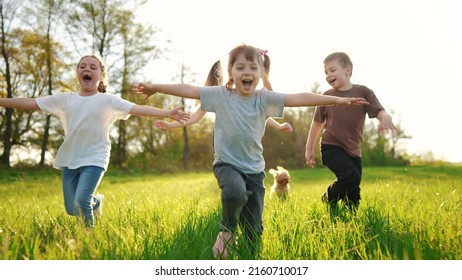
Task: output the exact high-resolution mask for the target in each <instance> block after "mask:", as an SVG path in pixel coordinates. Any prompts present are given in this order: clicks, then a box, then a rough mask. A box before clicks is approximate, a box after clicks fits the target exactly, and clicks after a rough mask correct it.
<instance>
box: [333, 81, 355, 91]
mask: <svg viewBox="0 0 462 280" xmlns="http://www.w3.org/2000/svg"><path fill="white" fill-rule="evenodd" d="M352 88H353V84H352V83H351V82H347V83H345V84H343V85H342V86H340V87H338V88H336V90H338V91H347V90H350V89H352Z"/></svg>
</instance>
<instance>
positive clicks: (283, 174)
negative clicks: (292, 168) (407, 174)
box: [269, 166, 290, 200]
mask: <svg viewBox="0 0 462 280" xmlns="http://www.w3.org/2000/svg"><path fill="white" fill-rule="evenodd" d="M269 173H270V174H271V175H273V177H274V183H273V186H272V187H271V193H270V198H271V197H272V196H273V195H274V194H276V196H277V197H278V198H280V199H282V200H285V199H287V198H288V197H289V190H290V174H289V171H287V170H285V169H284V168H283V167H281V166H278V167H277V170H275V169H270V170H269Z"/></svg>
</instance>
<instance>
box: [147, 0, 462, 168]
mask: <svg viewBox="0 0 462 280" xmlns="http://www.w3.org/2000/svg"><path fill="white" fill-rule="evenodd" d="M461 14H462V1H460V0H418V1H403V0H386V1H370V0H349V1H345V0H329V1H324V0H317V1H315V0H304V1H301V0H300V1H298V0H297V1H295V0H285V1H268V0H230V1H216V0H195V1H189V0H149V1H148V3H147V4H146V5H144V6H143V8H142V11H141V12H139V13H138V15H139V20H142V21H144V20H145V21H148V22H150V23H152V24H153V25H154V26H156V27H158V28H160V29H161V32H160V33H159V34H158V35H161V36H162V37H163V38H164V39H169V40H171V41H172V43H171V44H170V46H169V47H170V48H171V49H172V50H174V51H172V52H171V53H169V54H168V56H169V61H168V62H166V63H165V62H161V61H156V62H155V63H153V64H152V65H150V66H149V68H148V69H147V70H146V71H147V72H146V77H147V78H148V79H149V81H151V82H162V83H170V82H172V79H173V78H174V77H177V76H178V73H179V69H180V65H181V63H182V62H183V63H184V64H185V65H186V66H188V67H190V70H191V72H194V73H196V75H197V80H198V81H197V83H198V84H202V83H203V82H204V81H205V78H206V75H207V73H208V70H209V69H210V67H211V66H212V64H213V63H214V62H215V61H216V60H218V59H222V61H223V62H224V67H226V62H227V60H226V59H227V54H228V52H229V51H230V50H231V49H232V48H234V47H235V46H236V45H238V44H241V43H246V44H250V45H253V46H256V47H259V48H262V49H267V50H268V55H269V56H270V58H271V73H270V81H271V83H272V85H273V88H274V89H275V90H277V91H280V92H285V93H296V92H306V91H310V89H311V86H312V85H313V84H314V83H315V82H318V83H320V84H321V90H322V91H325V90H327V89H329V86H328V84H327V82H326V81H325V77H324V68H323V63H322V62H323V60H324V58H325V57H326V56H327V55H328V54H330V53H332V52H335V51H343V52H346V53H348V54H349V55H350V58H351V59H352V61H353V65H354V70H353V76H352V82H353V83H355V84H363V85H366V86H368V87H369V88H371V89H372V90H373V91H374V92H375V93H376V95H377V96H378V98H379V100H380V101H381V103H382V104H383V105H384V106H385V108H386V109H387V111H388V112H391V113H392V116H393V117H394V121H395V124H397V123H400V124H401V126H402V128H403V129H404V131H405V132H406V133H407V134H408V135H411V136H412V139H411V140H408V141H407V143H406V144H405V148H406V150H407V151H408V152H409V153H417V154H421V153H424V152H427V151H432V152H433V154H434V155H435V157H436V158H438V159H444V160H447V161H452V162H462V148H461V146H460V142H461V138H462V137H461V136H460V130H461V124H460V122H461V120H462V117H461V114H460V112H459V110H462V108H461V103H462V102H461V101H462V89H461V87H460V84H459V83H460V82H461V81H462V79H461V74H462V71H461V66H462V17H461ZM176 81H178V80H176ZM309 123H311V120H310V121H309Z"/></svg>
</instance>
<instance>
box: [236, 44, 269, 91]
mask: <svg viewBox="0 0 462 280" xmlns="http://www.w3.org/2000/svg"><path fill="white" fill-rule="evenodd" d="M230 75H231V77H232V80H233V81H234V85H235V87H236V92H237V93H238V94H239V95H242V96H250V95H252V94H253V92H254V91H255V88H256V87H257V85H258V83H259V82H260V78H261V76H262V69H261V66H260V64H258V61H257V58H255V59H253V60H248V59H246V57H245V54H244V53H240V54H238V55H237V57H236V61H235V62H234V64H233V66H232V67H231V73H230Z"/></svg>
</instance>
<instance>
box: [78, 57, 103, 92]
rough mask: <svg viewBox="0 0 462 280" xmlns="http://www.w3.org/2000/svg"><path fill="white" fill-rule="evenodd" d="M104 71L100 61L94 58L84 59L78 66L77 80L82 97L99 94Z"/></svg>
mask: <svg viewBox="0 0 462 280" xmlns="http://www.w3.org/2000/svg"><path fill="white" fill-rule="evenodd" d="M102 75H103V71H102V69H101V63H100V61H99V60H98V59H97V58H95V57H92V56H85V57H83V58H82V59H81V60H80V62H79V64H78V66H77V79H78V80H79V84H80V93H81V94H82V95H92V94H94V93H97V92H98V85H99V83H100V82H101V80H102Z"/></svg>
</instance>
